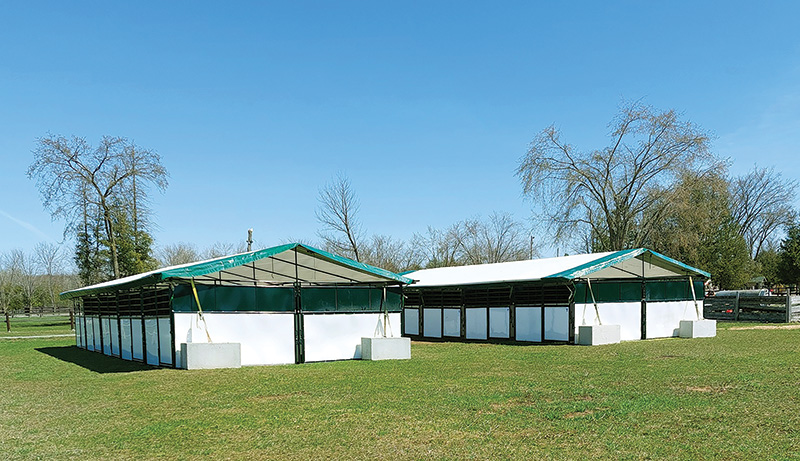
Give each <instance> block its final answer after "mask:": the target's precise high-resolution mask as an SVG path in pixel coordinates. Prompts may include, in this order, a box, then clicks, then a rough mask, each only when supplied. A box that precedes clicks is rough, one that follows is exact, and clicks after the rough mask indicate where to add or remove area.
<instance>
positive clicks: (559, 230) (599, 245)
mask: <svg viewBox="0 0 800 461" xmlns="http://www.w3.org/2000/svg"><path fill="white" fill-rule="evenodd" d="M708 144H709V137H708V135H707V134H706V133H704V132H702V131H700V130H699V129H698V128H696V127H695V126H694V125H692V124H691V123H689V122H682V121H680V120H679V118H678V115H677V114H676V113H675V112H674V111H672V110H669V111H666V112H655V111H654V110H653V109H652V108H650V107H647V106H643V105H641V104H639V103H633V104H630V105H628V106H626V107H623V109H622V110H621V112H620V114H619V115H618V116H617V118H616V119H615V120H614V121H613V122H612V124H611V143H610V145H609V146H608V147H605V148H603V149H599V150H593V151H588V152H581V151H579V150H577V149H576V148H575V147H573V146H571V145H569V144H567V143H565V142H564V141H562V140H561V133H560V132H559V131H558V130H557V129H556V128H555V127H554V126H550V127H548V128H546V129H544V130H543V131H542V132H541V133H540V134H539V135H538V136H537V137H536V138H535V139H534V140H533V142H532V143H531V145H530V148H529V150H528V152H527V154H525V156H524V157H523V158H522V159H521V160H520V163H519V166H518V168H517V176H518V177H519V178H520V179H521V181H522V186H523V191H524V193H525V194H526V195H528V196H530V197H532V198H533V199H534V200H535V201H536V202H537V203H538V204H540V205H541V207H542V209H543V214H544V217H545V219H546V221H547V222H549V223H550V228H551V230H552V231H553V233H554V235H555V238H556V240H561V241H565V240H567V241H568V240H574V239H575V237H578V236H579V235H580V233H584V234H589V235H591V236H592V240H593V242H594V245H593V247H594V248H593V249H594V250H595V251H596V250H621V249H624V248H627V247H630V246H641V244H642V243H643V242H645V241H646V240H647V237H648V235H649V233H651V232H653V230H654V229H656V228H657V226H658V223H659V221H660V219H661V217H662V214H663V213H662V211H663V208H661V207H663V206H664V200H662V199H663V194H665V193H667V192H668V191H669V189H670V188H671V187H672V185H673V184H674V182H675V180H676V177H677V175H678V174H679V173H680V172H681V171H682V170H684V169H691V168H694V167H695V166H696V165H698V164H700V163H702V162H704V161H706V160H709V159H710V158H711V155H710V153H709V152H708ZM645 211H647V213H645ZM576 234H577V235H576Z"/></svg>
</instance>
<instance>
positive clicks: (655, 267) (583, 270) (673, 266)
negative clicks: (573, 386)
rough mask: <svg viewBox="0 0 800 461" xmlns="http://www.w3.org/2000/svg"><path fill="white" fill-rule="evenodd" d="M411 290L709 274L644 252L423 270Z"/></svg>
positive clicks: (417, 273) (414, 274) (414, 275)
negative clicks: (431, 287)
mask: <svg viewBox="0 0 800 461" xmlns="http://www.w3.org/2000/svg"><path fill="white" fill-rule="evenodd" d="M404 275H405V276H406V277H408V278H411V279H414V280H415V283H414V285H412V286H414V287H426V286H454V285H475V284H482V283H500V282H522V281H545V280H553V281H556V280H574V279H578V278H587V277H589V278H591V279H639V278H660V277H676V276H688V275H691V276H697V277H706V278H708V277H710V276H711V274H709V273H708V272H705V271H702V270H700V269H697V268H694V267H691V266H688V265H686V264H683V263H682V262H680V261H676V260H674V259H672V258H669V257H667V256H664V255H662V254H660V253H657V252H655V251H652V250H648V249H646V248H636V249H633V250H622V251H614V252H607V253H592V254H581V255H570V256H562V257H560V258H544V259H532V260H527V261H513V262H507V263H495V264H478V265H472V266H455V267H439V268H435V269H422V270H418V271H414V272H410V273H407V274H404Z"/></svg>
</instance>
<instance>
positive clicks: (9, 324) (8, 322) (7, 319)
mask: <svg viewBox="0 0 800 461" xmlns="http://www.w3.org/2000/svg"><path fill="white" fill-rule="evenodd" d="M5 314H6V331H11V319H9V318H8V310H6V311H5Z"/></svg>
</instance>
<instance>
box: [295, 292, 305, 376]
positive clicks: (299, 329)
mask: <svg viewBox="0 0 800 461" xmlns="http://www.w3.org/2000/svg"><path fill="white" fill-rule="evenodd" d="M303 327H304V325H303V306H302V298H301V292H300V282H295V283H294V363H305V361H306V351H305V331H304V328H303Z"/></svg>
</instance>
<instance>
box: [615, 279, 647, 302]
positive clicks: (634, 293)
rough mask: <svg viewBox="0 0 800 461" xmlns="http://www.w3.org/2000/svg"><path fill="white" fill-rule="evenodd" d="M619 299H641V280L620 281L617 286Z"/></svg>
mask: <svg viewBox="0 0 800 461" xmlns="http://www.w3.org/2000/svg"><path fill="white" fill-rule="evenodd" d="M619 299H620V301H625V302H630V301H641V300H642V282H639V281H636V282H622V283H620V287H619Z"/></svg>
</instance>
